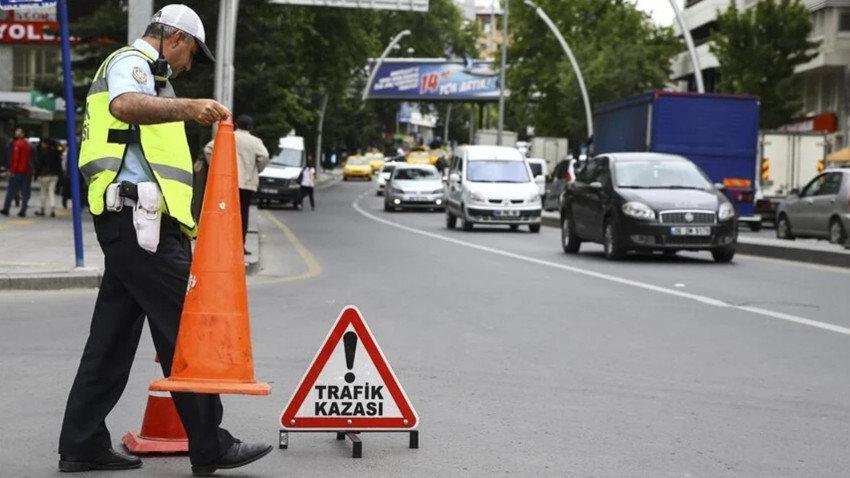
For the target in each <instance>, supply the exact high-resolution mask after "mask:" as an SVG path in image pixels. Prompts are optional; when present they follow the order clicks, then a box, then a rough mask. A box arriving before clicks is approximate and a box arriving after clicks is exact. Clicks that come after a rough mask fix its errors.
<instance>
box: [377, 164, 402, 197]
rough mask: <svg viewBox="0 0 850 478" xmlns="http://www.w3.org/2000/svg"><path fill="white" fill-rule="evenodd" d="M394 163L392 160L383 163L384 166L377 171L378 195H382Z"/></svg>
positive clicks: (394, 165)
mask: <svg viewBox="0 0 850 478" xmlns="http://www.w3.org/2000/svg"><path fill="white" fill-rule="evenodd" d="M396 164H397V163H394V162H389V163H384V167H383V168H382V169H381V172H380V173H378V192H377V194H378V196H383V195H384V189H386V187H387V181H389V179H390V176H391V175H392V174H393V170H394V169H395V167H396Z"/></svg>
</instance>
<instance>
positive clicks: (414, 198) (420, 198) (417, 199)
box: [410, 196, 430, 202]
mask: <svg viewBox="0 0 850 478" xmlns="http://www.w3.org/2000/svg"><path fill="white" fill-rule="evenodd" d="M410 200H411V201H413V202H428V201H430V199H428V198H426V197H425V196H411V197H410Z"/></svg>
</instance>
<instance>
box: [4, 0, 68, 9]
mask: <svg viewBox="0 0 850 478" xmlns="http://www.w3.org/2000/svg"><path fill="white" fill-rule="evenodd" d="M54 5H56V0H0V8H2V9H3V10H15V9H18V8H41V7H52V6H54Z"/></svg>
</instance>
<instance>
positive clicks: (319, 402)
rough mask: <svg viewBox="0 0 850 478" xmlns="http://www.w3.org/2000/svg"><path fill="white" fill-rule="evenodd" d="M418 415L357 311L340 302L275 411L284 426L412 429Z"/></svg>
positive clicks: (326, 428) (289, 427) (293, 427)
mask: <svg viewBox="0 0 850 478" xmlns="http://www.w3.org/2000/svg"><path fill="white" fill-rule="evenodd" d="M418 423H419V416H418V415H417V414H416V411H415V410H414V409H413V406H412V405H411V404H410V401H409V400H408V399H407V394H406V393H404V389H402V388H401V385H400V384H399V382H398V379H396V376H395V373H393V369H392V367H390V364H389V362H387V359H386V357H384V353H383V352H381V348H380V347H379V346H378V342H377V341H375V337H374V336H373V335H372V332H371V331H370V330H369V326H368V325H366V322H365V321H364V320H363V315H362V314H360V311H359V310H358V309H357V308H356V307H353V306H349V307H346V308H345V309H344V310H343V311H342V313H341V314H340V315H339V318H337V320H336V323H335V324H334V326H333V327H332V328H331V331H330V333H329V334H328V336H327V338H325V341H324V344H323V345H322V347H321V348H320V349H319V352H318V353H317V354H316V357H315V358H314V359H313V363H312V364H311V365H310V368H309V369H307V373H306V374H305V375H304V377H303V378H302V379H301V382H300V383H299V384H298V387H297V388H296V389H295V393H294V394H293V395H292V398H290V399H289V404H288V405H287V406H286V408H285V409H284V410H283V413H282V414H281V416H280V424H281V426H282V427H283V429H284V430H328V431H341V430H364V431H366V430H412V429H414V428H416V426H417V425H418Z"/></svg>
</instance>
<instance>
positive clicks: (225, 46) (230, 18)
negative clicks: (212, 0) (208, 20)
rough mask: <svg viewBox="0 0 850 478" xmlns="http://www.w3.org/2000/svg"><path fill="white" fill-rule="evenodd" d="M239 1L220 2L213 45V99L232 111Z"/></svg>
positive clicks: (224, 0) (223, 0) (221, 0)
mask: <svg viewBox="0 0 850 478" xmlns="http://www.w3.org/2000/svg"><path fill="white" fill-rule="evenodd" d="M238 13H239V0H220V3H219V11H218V34H217V35H216V45H215V56H216V62H215V91H214V96H215V99H216V100H218V102H219V103H221V104H223V105H224V106H226V107H227V108H228V109H230V110H231V111H232V110H233V78H234V69H233V57H234V55H233V52H234V50H235V49H236V19H237V17H238Z"/></svg>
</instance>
